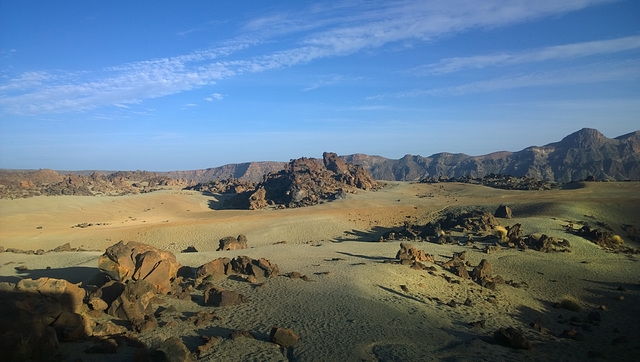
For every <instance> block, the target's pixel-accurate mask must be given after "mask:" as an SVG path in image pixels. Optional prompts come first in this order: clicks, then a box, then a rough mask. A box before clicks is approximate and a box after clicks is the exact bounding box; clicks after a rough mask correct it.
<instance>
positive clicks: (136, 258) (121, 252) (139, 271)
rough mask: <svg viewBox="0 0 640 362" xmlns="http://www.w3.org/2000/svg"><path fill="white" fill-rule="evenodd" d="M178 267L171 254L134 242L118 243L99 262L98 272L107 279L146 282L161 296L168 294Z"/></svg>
mask: <svg viewBox="0 0 640 362" xmlns="http://www.w3.org/2000/svg"><path fill="white" fill-rule="evenodd" d="M180 267H181V265H180V263H178V262H177V261H176V257H175V255H173V254H172V253H171V252H169V251H166V250H159V249H157V248H155V247H154V246H151V245H148V244H143V243H139V242H135V241H129V242H124V241H120V242H119V243H117V244H115V245H112V246H110V247H109V248H107V250H106V252H105V253H104V254H103V255H102V256H100V258H98V268H99V269H100V270H101V271H102V272H103V273H105V274H106V275H107V276H108V277H109V278H110V279H112V280H116V281H121V282H125V281H127V280H130V279H131V280H134V281H135V280H146V281H148V282H150V283H151V284H153V286H154V287H155V288H156V290H157V291H158V292H160V293H164V294H166V293H168V292H169V291H170V290H171V281H172V280H173V279H174V278H175V277H176V275H177V273H178V270H179V269H180Z"/></svg>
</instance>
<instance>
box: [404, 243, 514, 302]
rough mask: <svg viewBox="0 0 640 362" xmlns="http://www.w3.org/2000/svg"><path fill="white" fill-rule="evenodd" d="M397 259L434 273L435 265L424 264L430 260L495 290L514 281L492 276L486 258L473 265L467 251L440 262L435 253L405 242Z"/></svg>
mask: <svg viewBox="0 0 640 362" xmlns="http://www.w3.org/2000/svg"><path fill="white" fill-rule="evenodd" d="M396 259H398V260H399V263H400V264H402V265H411V268H412V269H417V270H429V271H430V273H433V272H435V271H436V270H437V269H436V268H435V267H434V266H427V265H425V264H424V262H430V263H433V264H435V265H438V266H440V267H441V268H442V269H445V270H447V271H449V272H450V273H452V274H454V275H456V276H458V277H460V278H462V279H468V280H473V281H475V282H476V283H478V284H479V285H480V286H482V287H485V288H488V289H491V290H495V289H496V286H497V285H499V284H511V283H512V282H511V281H509V282H506V281H505V280H504V278H503V277H502V276H500V275H496V276H492V269H493V267H492V265H491V263H490V262H489V261H488V260H486V259H482V260H481V261H480V263H479V264H478V265H476V266H475V267H472V266H471V264H470V263H469V261H468V260H467V252H466V251H464V252H461V253H454V254H453V257H452V258H451V259H450V260H448V261H446V262H439V261H436V260H435V258H434V257H433V255H431V254H427V253H425V252H424V251H423V250H418V249H416V248H415V247H414V246H413V245H411V244H409V243H404V242H403V243H400V250H399V251H398V253H397V254H396ZM468 268H472V269H468Z"/></svg>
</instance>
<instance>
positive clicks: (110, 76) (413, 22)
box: [0, 0, 610, 115]
mask: <svg viewBox="0 0 640 362" xmlns="http://www.w3.org/2000/svg"><path fill="white" fill-rule="evenodd" d="M609 1H610V0H564V1H556V0H539V1H527V0H518V1H516V0H486V1H476V0H449V1H442V2H440V1H438V2H434V1H430V2H425V1H421V0H418V1H398V2H385V3H375V4H368V3H363V4H357V5H355V6H353V9H351V10H352V11H349V12H341V11H340V9H339V8H336V7H331V6H329V7H326V8H322V7H317V6H316V7H312V8H311V10H312V11H308V9H307V11H300V12H297V13H289V14H280V15H271V16H269V15H267V16H265V17H263V18H258V19H254V20H253V21H251V22H249V23H247V24H246V26H245V28H244V30H245V31H246V32H247V36H246V37H245V38H241V39H236V40H230V41H229V42H228V44H225V45H223V46H219V47H214V48H210V49H204V50H199V51H195V52H192V53H189V54H185V55H180V56H176V57H172V58H163V59H153V60H148V61H141V62H134V63H128V64H124V65H122V66H117V67H111V68H108V69H106V70H102V71H95V72H89V73H88V74H87V73H80V72H78V73H69V74H66V75H62V76H57V75H56V76H54V74H52V73H50V72H40V71H37V72H29V73H24V74H21V75H18V76H16V77H14V78H13V79H11V80H9V81H8V82H7V83H5V84H2V85H0V87H2V88H0V108H3V109H4V112H5V113H11V114H23V115H34V114H47V113H60V112H69V111H81V110H89V109H94V108H97V107H101V106H113V105H116V104H117V105H126V104H134V103H139V102H142V101H144V100H145V99H151V98H158V97H163V96H167V95H170V94H176V93H181V92H185V91H189V90H193V89H197V88H201V87H204V86H207V85H211V84H214V83H215V82H216V80H220V79H224V78H229V77H234V76H239V75H241V74H243V73H247V72H264V71H268V70H273V69H279V68H283V67H290V66H294V65H299V64H304V63H308V62H311V61H313V60H316V59H320V58H327V57H336V56H344V55H348V54H353V53H356V52H359V51H362V50H366V49H375V48H380V47H382V46H384V45H387V44H390V43H394V42H423V41H430V40H434V39H437V38H438V37H442V36H447V35H452V34H455V33H459V32H464V31H467V30H469V29H472V28H483V27H499V26H505V25H509V24H514V23H519V22H523V21H530V20H532V19H536V18H541V17H544V16H550V15H558V14H563V13H566V12H570V11H575V10H579V9H583V8H585V7H589V6H593V5H597V4H600V3H604V2H609ZM340 6H351V5H349V4H348V3H343V4H340ZM356 10H357V11H356ZM347 13H348V14H356V15H349V16H344V15H342V16H336V15H337V14H347ZM282 24H287V26H286V27H285V26H282ZM264 28H266V29H267V30H268V31H265V32H263V31H262V29H264ZM292 35H297V36H298V38H299V39H300V40H299V41H298V42H297V43H294V45H293V47H291V46H290V43H289V42H284V41H283V42H282V43H280V42H278V40H279V38H278V37H279V36H285V38H287V39H288V38H290V37H291V36H292ZM264 37H273V39H270V40H269V42H270V44H269V45H270V47H269V49H273V50H269V51H267V52H266V53H264V54H262V55H254V56H250V57H245V58H243V57H237V58H234V54H236V53H237V52H238V51H239V50H243V49H247V48H250V47H252V46H254V45H257V44H260V42H261V41H264V40H265V39H264ZM279 46H281V48H280V49H278V47H279ZM274 48H275V49H274Z"/></svg>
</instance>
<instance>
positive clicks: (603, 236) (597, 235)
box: [565, 221, 640, 254]
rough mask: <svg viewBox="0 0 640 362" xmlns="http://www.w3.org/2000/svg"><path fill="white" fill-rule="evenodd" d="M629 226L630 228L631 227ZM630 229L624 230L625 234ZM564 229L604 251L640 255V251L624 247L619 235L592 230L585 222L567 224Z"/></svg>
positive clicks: (606, 231) (604, 230) (600, 229)
mask: <svg viewBox="0 0 640 362" xmlns="http://www.w3.org/2000/svg"><path fill="white" fill-rule="evenodd" d="M629 226H630V227H631V228H632V226H631V225H629ZM631 228H629V227H627V228H626V230H627V233H629V231H631ZM565 229H566V230H567V232H570V233H572V234H574V235H578V236H580V237H583V238H585V239H587V240H589V241H591V242H592V243H594V244H596V245H598V246H600V247H602V248H604V249H607V250H610V251H613V252H617V253H620V252H621V253H627V254H640V249H635V248H632V247H629V246H627V245H625V243H624V240H623V239H622V238H621V237H620V236H619V235H615V234H613V232H611V231H609V230H606V229H605V228H594V227H591V226H590V225H589V224H588V223H587V222H584V221H578V222H576V223H574V222H569V223H568V224H567V225H565ZM608 229H610V228H608Z"/></svg>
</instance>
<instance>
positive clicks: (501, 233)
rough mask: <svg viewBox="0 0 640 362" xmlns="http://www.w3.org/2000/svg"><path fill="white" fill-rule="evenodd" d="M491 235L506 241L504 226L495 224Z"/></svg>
mask: <svg viewBox="0 0 640 362" xmlns="http://www.w3.org/2000/svg"><path fill="white" fill-rule="evenodd" d="M493 235H494V236H496V237H497V238H498V239H500V242H505V241H507V229H505V228H504V226H500V225H496V226H494V227H493Z"/></svg>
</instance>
